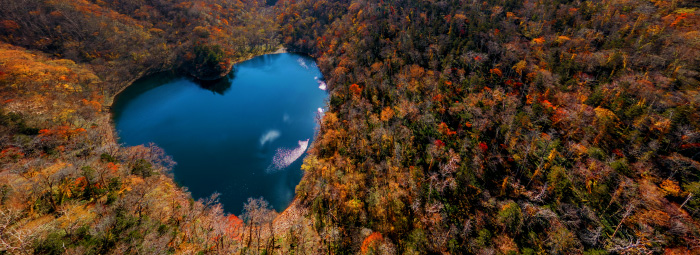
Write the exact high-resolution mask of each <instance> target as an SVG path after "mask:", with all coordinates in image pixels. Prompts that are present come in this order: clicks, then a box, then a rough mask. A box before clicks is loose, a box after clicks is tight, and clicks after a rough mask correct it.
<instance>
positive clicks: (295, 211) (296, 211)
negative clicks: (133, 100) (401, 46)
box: [106, 46, 304, 230]
mask: <svg viewBox="0 0 700 255" xmlns="http://www.w3.org/2000/svg"><path fill="white" fill-rule="evenodd" d="M284 53H291V52H289V51H288V49H287V48H286V47H284V46H280V47H279V48H277V50H275V51H272V52H267V53H263V54H251V55H249V56H247V57H245V58H241V59H238V60H236V61H235V62H234V63H233V64H232V67H233V66H235V65H237V64H239V63H242V62H245V61H248V60H251V59H253V58H256V57H259V56H263V55H276V54H284ZM176 69H177V68H164V67H160V68H152V69H147V70H144V71H142V72H140V73H139V74H138V75H136V77H135V78H133V79H131V80H129V81H127V82H125V84H127V85H124V86H123V87H121V88H120V89H119V90H118V91H117V92H115V93H114V94H113V95H111V96H110V97H108V98H106V99H107V100H109V101H108V104H106V107H107V109H108V112H109V115H110V116H109V119H110V120H109V121H110V123H111V124H112V134H113V137H115V138H116V137H118V136H117V132H116V130H115V126H114V123H113V119H112V117H113V116H112V114H113V113H112V112H111V109H112V107H113V105H114V101H115V98H116V97H117V96H119V94H121V93H122V92H124V91H125V90H126V89H127V88H129V87H130V86H132V85H133V84H134V83H135V82H136V81H138V80H140V79H142V78H144V77H146V76H148V75H152V74H156V73H161V72H169V71H174V70H176ZM231 70H233V68H231ZM231 70H229V73H230V72H231ZM226 75H228V73H227V74H226ZM224 77H225V76H224ZM120 146H121V145H120ZM168 178H173V182H174V177H172V176H168ZM174 183H177V182H174ZM178 186H180V185H178ZM181 187H184V186H181ZM190 197H191V198H193V197H192V195H191V194H190ZM302 211H303V209H301V207H300V202H299V198H298V197H297V194H296V192H295V194H294V198H293V199H292V201H291V202H290V203H289V205H288V206H287V207H286V208H285V209H284V210H283V211H281V212H277V216H276V217H275V219H274V220H273V222H275V229H278V228H282V229H285V230H287V229H289V228H290V227H291V226H286V225H289V224H285V223H289V221H290V218H291V217H290V216H291V215H302V214H303V213H304V212H302ZM225 213H226V212H225ZM300 213H301V214H300ZM227 214H230V215H236V214H235V213H233V212H231V213H227ZM238 216H240V215H236V217H238ZM277 222H279V223H281V224H283V225H285V226H278V225H277Z"/></svg>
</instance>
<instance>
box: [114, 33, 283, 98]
mask: <svg viewBox="0 0 700 255" xmlns="http://www.w3.org/2000/svg"><path fill="white" fill-rule="evenodd" d="M282 53H289V51H287V48H286V47H284V46H280V47H278V48H277V50H275V51H272V52H267V53H263V54H251V55H249V56H246V57H244V58H240V59H238V60H236V61H234V62H233V64H231V68H230V69H229V71H228V72H227V73H226V74H225V75H224V76H223V77H226V75H228V74H229V73H230V72H231V71H232V70H233V66H235V65H237V64H239V63H241V62H245V61H248V60H251V59H253V58H255V57H259V56H263V55H272V54H282ZM176 69H177V67H175V66H171V67H168V68H165V67H162V66H161V67H160V68H153V69H146V70H144V71H141V72H140V73H139V74H137V75H136V76H135V78H133V79H131V80H129V81H126V82H125V84H126V85H124V86H123V87H121V88H120V89H119V90H117V91H116V92H114V94H113V95H110V96H109V97H108V98H107V100H108V102H106V107H107V108H108V109H111V108H112V105H113V104H114V98H116V97H117V96H118V95H119V94H121V93H122V92H124V90H126V88H128V87H130V86H131V85H133V84H134V82H136V81H138V80H140V79H142V78H144V77H146V76H148V75H151V74H155V73H160V72H168V71H174V70H176ZM223 77H222V78H223Z"/></svg>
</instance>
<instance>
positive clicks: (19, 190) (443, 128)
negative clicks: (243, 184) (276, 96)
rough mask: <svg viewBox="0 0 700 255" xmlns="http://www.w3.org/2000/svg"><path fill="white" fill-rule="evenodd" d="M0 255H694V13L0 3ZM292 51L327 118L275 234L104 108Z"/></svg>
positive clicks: (662, 9)
mask: <svg viewBox="0 0 700 255" xmlns="http://www.w3.org/2000/svg"><path fill="white" fill-rule="evenodd" d="M0 41H1V42H0V150H1V152H0V253H4V254H134V253H138V254H143V253H145V254H167V253H177V254H695V253H698V251H699V250H700V214H698V213H697V212H698V211H700V111H698V110H699V108H700V91H699V89H700V3H698V2H696V1H692V0H601V1H580V0H541V1H531V0H525V1H516V0H487V1H466V0H417V1H406V0H381V1H368V0H279V1H261V0H227V1H225V0H193V1H183V0H139V1H122V0H40V1H34V0H0ZM280 47H284V48H286V49H287V50H288V51H293V52H300V53H305V54H308V55H310V56H313V57H314V58H315V59H316V61H317V63H318V66H319V68H320V69H321V71H322V72H323V75H324V78H325V80H326V82H327V84H328V93H329V100H328V103H327V104H328V111H327V112H326V113H325V115H324V116H323V118H322V119H321V120H320V129H319V131H318V134H317V137H316V139H315V141H314V142H313V144H311V146H310V149H309V150H308V152H307V153H308V155H307V156H306V158H305V159H304V164H303V166H302V170H303V171H304V176H303V179H302V181H301V182H300V183H299V185H298V186H297V188H296V199H295V201H294V202H293V203H292V205H291V206H290V207H289V208H288V209H287V210H285V211H283V212H276V211H274V210H272V209H271V207H270V206H269V204H268V203H267V202H266V201H265V200H264V199H255V198H251V199H249V201H248V203H247V204H246V205H245V209H244V213H243V214H242V215H233V214H229V213H225V212H224V211H223V210H222V207H221V205H220V204H219V203H218V201H217V198H216V195H212V197H210V198H207V199H199V200H195V199H193V198H192V197H191V195H190V194H189V193H188V191H187V188H186V187H181V186H179V185H177V184H176V183H175V182H174V181H173V178H172V173H171V168H172V166H173V164H174V163H175V162H173V161H172V159H171V158H170V157H169V156H168V155H166V154H165V153H164V151H163V150H162V149H160V148H158V147H157V145H154V144H151V145H145V146H134V147H124V146H121V145H120V144H118V142H117V138H116V137H115V136H116V134H115V131H114V127H113V125H112V123H111V120H110V113H109V107H110V105H111V102H112V100H113V98H114V96H115V95H116V94H117V93H118V92H119V91H121V90H122V89H123V88H125V87H127V86H128V85H129V84H131V83H132V82H133V81H135V80H136V79H138V78H141V77H144V76H146V75H148V74H151V73H155V72H158V71H163V70H182V71H183V72H186V73H188V74H190V75H192V76H194V77H197V78H198V79H201V80H211V79H216V78H219V77H221V76H223V75H225V74H226V73H228V72H229V71H230V69H231V66H232V65H233V64H234V63H236V62H238V61H241V60H244V59H248V58H250V57H252V56H256V55H260V54H265V53H270V52H273V51H275V50H277V49H279V48H280Z"/></svg>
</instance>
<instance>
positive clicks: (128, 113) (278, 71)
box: [112, 54, 327, 214]
mask: <svg viewBox="0 0 700 255" xmlns="http://www.w3.org/2000/svg"><path fill="white" fill-rule="evenodd" d="M324 90H325V84H324V83H323V82H322V77H321V73H320V71H319V70H318V67H317V66H316V64H315V62H314V61H313V59H311V58H308V57H305V56H302V55H297V54H274V55H264V56H260V57H256V58H254V59H252V60H249V61H245V62H242V63H240V64H237V65H236V66H235V67H234V71H232V72H231V74H230V75H229V76H228V77H227V78H225V79H223V80H221V81H218V82H213V83H208V84H200V83H196V82H194V81H192V80H191V79H189V78H187V77H184V76H179V75H177V74H172V73H163V74H158V75H154V76H151V77H147V78H145V79H142V80H140V81H137V82H135V83H134V84H133V85H132V86H130V87H129V88H127V89H126V90H125V91H123V92H122V93H120V94H119V95H118V96H117V97H116V99H115V102H114V104H113V108H112V109H113V110H112V111H113V118H114V122H115V125H116V129H117V132H118V134H119V137H120V142H122V143H125V144H126V145H127V146H132V145H139V144H148V143H149V142H153V143H155V144H156V145H158V146H159V147H162V148H163V149H164V150H165V152H166V153H167V154H169V155H171V156H172V157H173V159H174V160H175V161H176V162H177V165H176V166H175V167H174V169H173V172H174V176H175V180H176V181H177V182H178V183H180V184H181V185H183V186H186V187H187V188H188V189H189V191H190V192H191V193H192V196H193V197H194V198H195V199H199V198H203V197H208V196H209V195H211V194H212V193H214V192H218V193H221V196H220V201H221V202H222V203H223V204H224V209H225V210H226V211H228V212H232V213H235V214H239V213H241V210H242V208H243V203H244V202H245V201H246V200H247V198H248V197H260V196H262V197H264V198H265V199H266V200H267V201H269V202H270V204H272V206H273V207H274V208H275V209H276V210H278V211H281V210H284V209H285V208H286V207H287V206H288V205H289V203H290V202H291V200H292V199H293V198H294V188H295V187H296V185H297V184H298V183H299V180H300V179H301V174H302V173H301V170H300V167H301V163H302V159H303V157H304V155H305V150H306V148H307V145H308V144H310V143H311V142H312V140H313V137H314V133H315V131H316V126H317V122H316V118H317V116H318V114H319V112H320V111H322V108H323V107H324V100H325V99H326V97H327V94H326V92H325V91H324Z"/></svg>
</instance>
